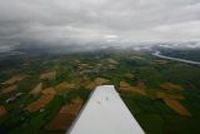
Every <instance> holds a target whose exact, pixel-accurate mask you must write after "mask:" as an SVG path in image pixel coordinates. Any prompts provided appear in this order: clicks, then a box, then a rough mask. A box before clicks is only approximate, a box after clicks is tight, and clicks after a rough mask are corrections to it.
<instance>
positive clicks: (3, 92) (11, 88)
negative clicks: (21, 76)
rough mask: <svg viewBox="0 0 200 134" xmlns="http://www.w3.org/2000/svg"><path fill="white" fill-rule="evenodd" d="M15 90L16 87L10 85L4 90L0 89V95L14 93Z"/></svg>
mask: <svg viewBox="0 0 200 134" xmlns="http://www.w3.org/2000/svg"><path fill="white" fill-rule="evenodd" d="M16 89H17V85H16V84H15V85H11V86H9V87H6V88H4V89H2V91H1V93H0V94H6V93H10V92H12V91H15V90H16Z"/></svg>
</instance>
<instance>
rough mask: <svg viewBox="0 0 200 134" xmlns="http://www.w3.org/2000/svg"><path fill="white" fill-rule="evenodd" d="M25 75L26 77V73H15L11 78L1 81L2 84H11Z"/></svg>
mask: <svg viewBox="0 0 200 134" xmlns="http://www.w3.org/2000/svg"><path fill="white" fill-rule="evenodd" d="M26 77H27V76H26V75H16V76H13V77H12V78H10V79H8V80H7V81H5V82H3V83H2V84H3V85H12V84H15V83H17V82H19V81H22V80H23V79H25V78H26Z"/></svg>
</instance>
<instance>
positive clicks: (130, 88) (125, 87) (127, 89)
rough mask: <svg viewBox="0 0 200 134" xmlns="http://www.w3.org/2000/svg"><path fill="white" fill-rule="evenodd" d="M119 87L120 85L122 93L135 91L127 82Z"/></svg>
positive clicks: (123, 82)
mask: <svg viewBox="0 0 200 134" xmlns="http://www.w3.org/2000/svg"><path fill="white" fill-rule="evenodd" d="M119 85H120V90H121V91H131V90H133V87H132V86H130V85H129V84H128V83H127V82H125V81H120V83H119Z"/></svg>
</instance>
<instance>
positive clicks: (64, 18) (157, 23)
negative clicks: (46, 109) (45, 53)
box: [0, 0, 200, 49]
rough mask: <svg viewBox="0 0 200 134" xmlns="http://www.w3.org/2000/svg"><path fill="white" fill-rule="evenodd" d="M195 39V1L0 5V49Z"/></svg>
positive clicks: (60, 0) (198, 11)
mask: <svg viewBox="0 0 200 134" xmlns="http://www.w3.org/2000/svg"><path fill="white" fill-rule="evenodd" d="M199 40H200V1H199V0H32V1H30V0H0V45H1V46H12V45H18V44H21V43H23V42H40V43H44V44H55V45H56V44H66V45H68V44H70V45H71V44H73V43H74V44H81V45H84V44H87V43H90V44H92V43H93V42H94V43H93V44H95V42H104V43H108V44H112V43H116V42H118V43H119V42H120V43H127V42H128V43H131V42H144V41H151V42H152V41H156V42H157V41H162V42H171V41H199ZM2 48H5V47H2ZM6 48H7V49H8V47H6ZM0 49H1V47H0Z"/></svg>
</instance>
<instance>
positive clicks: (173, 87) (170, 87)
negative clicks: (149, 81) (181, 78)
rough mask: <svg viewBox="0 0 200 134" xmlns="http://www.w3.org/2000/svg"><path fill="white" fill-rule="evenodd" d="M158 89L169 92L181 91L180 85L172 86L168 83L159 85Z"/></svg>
mask: <svg viewBox="0 0 200 134" xmlns="http://www.w3.org/2000/svg"><path fill="white" fill-rule="evenodd" d="M160 87H161V88H162V89H166V90H171V89H178V90H181V89H183V88H182V87H181V86H180V85H176V84H173V83H170V82H166V83H163V84H161V85H160Z"/></svg>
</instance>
